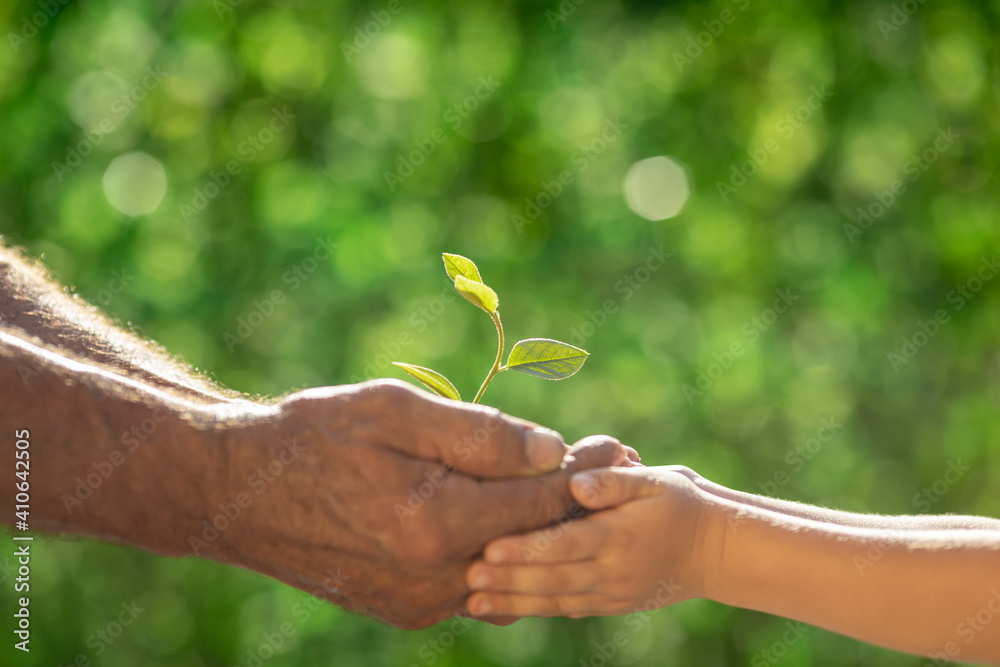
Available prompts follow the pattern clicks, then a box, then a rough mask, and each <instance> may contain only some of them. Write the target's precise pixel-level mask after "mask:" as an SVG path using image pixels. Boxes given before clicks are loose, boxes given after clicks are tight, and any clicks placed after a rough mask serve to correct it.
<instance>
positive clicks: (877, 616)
mask: <svg viewBox="0 0 1000 667" xmlns="http://www.w3.org/2000/svg"><path fill="white" fill-rule="evenodd" d="M709 506H710V509H709V510H708V514H709V516H711V517H712V518H711V519H709V523H710V524H711V525H712V526H713V528H712V529H711V530H710V531H709V532H710V534H711V535H712V537H710V538H709V539H710V540H714V541H715V545H714V547H713V553H718V554H719V555H720V558H719V560H718V561H717V562H715V563H712V564H710V565H709V567H708V571H707V573H706V590H707V597H710V598H712V599H715V600H717V601H719V602H723V603H726V604H731V605H735V606H739V607H745V608H750V609H756V610H759V611H764V612H768V613H772V614H777V615H780V616H785V617H788V618H793V619H797V620H800V621H804V622H806V623H810V624H813V625H817V626H820V627H823V628H826V629H829V630H832V631H835V632H839V633H842V634H846V635H849V636H852V637H855V638H858V639H862V640H865V641H869V642H872V643H875V644H880V645H882V646H886V647H890V648H894V649H897V650H902V651H909V652H913V653H921V654H924V655H931V654H935V655H939V656H940V655H941V654H945V655H949V657H950V658H952V659H959V660H992V661H997V660H1000V632H998V631H997V628H996V627H989V628H986V627H984V624H983V620H984V618H985V616H984V613H983V612H984V610H985V614H987V615H988V616H989V619H990V620H992V619H993V618H995V619H996V623H1000V613H998V612H1000V530H902V531H892V530H884V529H873V528H858V527H854V526H849V525H843V524H841V523H835V522H825V521H815V520H812V519H806V518H800V517H795V516H789V515H787V514H782V513H777V512H771V511H769V510H766V509H761V508H758V507H755V506H753V505H748V504H745V503H740V502H736V501H732V500H728V499H722V498H717V497H716V498H715V499H712V500H710V501H709ZM931 572H933V576H928V574H927V573H931ZM991 605H992V608H991Z"/></svg>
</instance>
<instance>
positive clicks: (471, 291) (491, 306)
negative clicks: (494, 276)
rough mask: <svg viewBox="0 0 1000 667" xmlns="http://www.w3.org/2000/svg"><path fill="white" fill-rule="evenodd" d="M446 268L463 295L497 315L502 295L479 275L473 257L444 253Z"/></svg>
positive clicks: (491, 313)
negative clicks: (499, 295) (498, 294)
mask: <svg viewBox="0 0 1000 667" xmlns="http://www.w3.org/2000/svg"><path fill="white" fill-rule="evenodd" d="M441 257H442V258H443V259H444V270H445V271H447V272H448V277H449V278H451V279H452V281H453V282H454V283H455V289H456V290H458V293H459V294H461V295H462V297H463V298H464V299H465V300H466V301H469V302H471V303H473V304H475V305H476V306H479V307H480V308H482V309H483V310H485V311H486V312H487V313H489V314H490V315H491V316H492V315H495V314H496V312H497V309H498V308H499V307H500V297H498V296H497V293H496V292H494V291H493V289H492V288H490V287H489V286H488V285H487V284H486V283H484V282H483V278H482V276H480V275H479V267H477V266H476V265H475V264H474V263H473V261H472V260H471V259H468V258H466V257H462V256H461V255H453V254H451V253H447V252H446V253H444V254H443V255H442V256H441Z"/></svg>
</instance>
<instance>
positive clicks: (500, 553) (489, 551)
mask: <svg viewBox="0 0 1000 667" xmlns="http://www.w3.org/2000/svg"><path fill="white" fill-rule="evenodd" d="M483 559H484V560H486V561H487V562H489V563H493V564H494V565H496V564H498V563H503V562H504V561H505V560H507V550H506V549H505V548H503V547H498V546H493V545H490V546H488V547H486V552H485V553H484V554H483Z"/></svg>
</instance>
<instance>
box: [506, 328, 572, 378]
mask: <svg viewBox="0 0 1000 667" xmlns="http://www.w3.org/2000/svg"><path fill="white" fill-rule="evenodd" d="M589 356H590V353H589V352H587V351H586V350H581V349H580V348H578V347H574V346H572V345H570V344H568V343H561V342H559V341H557V340H552V339H550V338H529V339H527V340H522V341H518V342H517V344H516V345H514V348H513V349H512V350H511V351H510V356H509V357H507V365H506V366H505V367H504V368H503V369H501V370H507V369H508V368H509V369H510V370H512V371H519V372H521V373H527V374H528V375H534V376H536V377H540V378H545V379H546V380H562V379H564V378H568V377H569V376H570V375H573V374H574V373H576V372H577V371H578V370H580V368H582V367H583V362H585V361H586V360H587V357H589Z"/></svg>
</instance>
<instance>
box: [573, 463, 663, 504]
mask: <svg viewBox="0 0 1000 667" xmlns="http://www.w3.org/2000/svg"><path fill="white" fill-rule="evenodd" d="M659 491H660V489H659V484H658V483H657V480H656V478H655V477H654V476H653V475H652V474H651V473H650V471H649V469H648V468H643V467H635V468H597V469H595V470H588V471H587V472H581V473H577V474H575V475H573V477H572V478H571V479H570V492H571V493H572V494H573V498H574V499H576V501H577V502H578V503H580V504H581V505H583V506H584V507H585V508H587V509H591V510H601V509H607V508H609V507H615V506H616V505H621V504H622V503H627V502H629V501H631V500H638V499H639V498H648V497H650V496H654V495H656V494H657V493H659Z"/></svg>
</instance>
